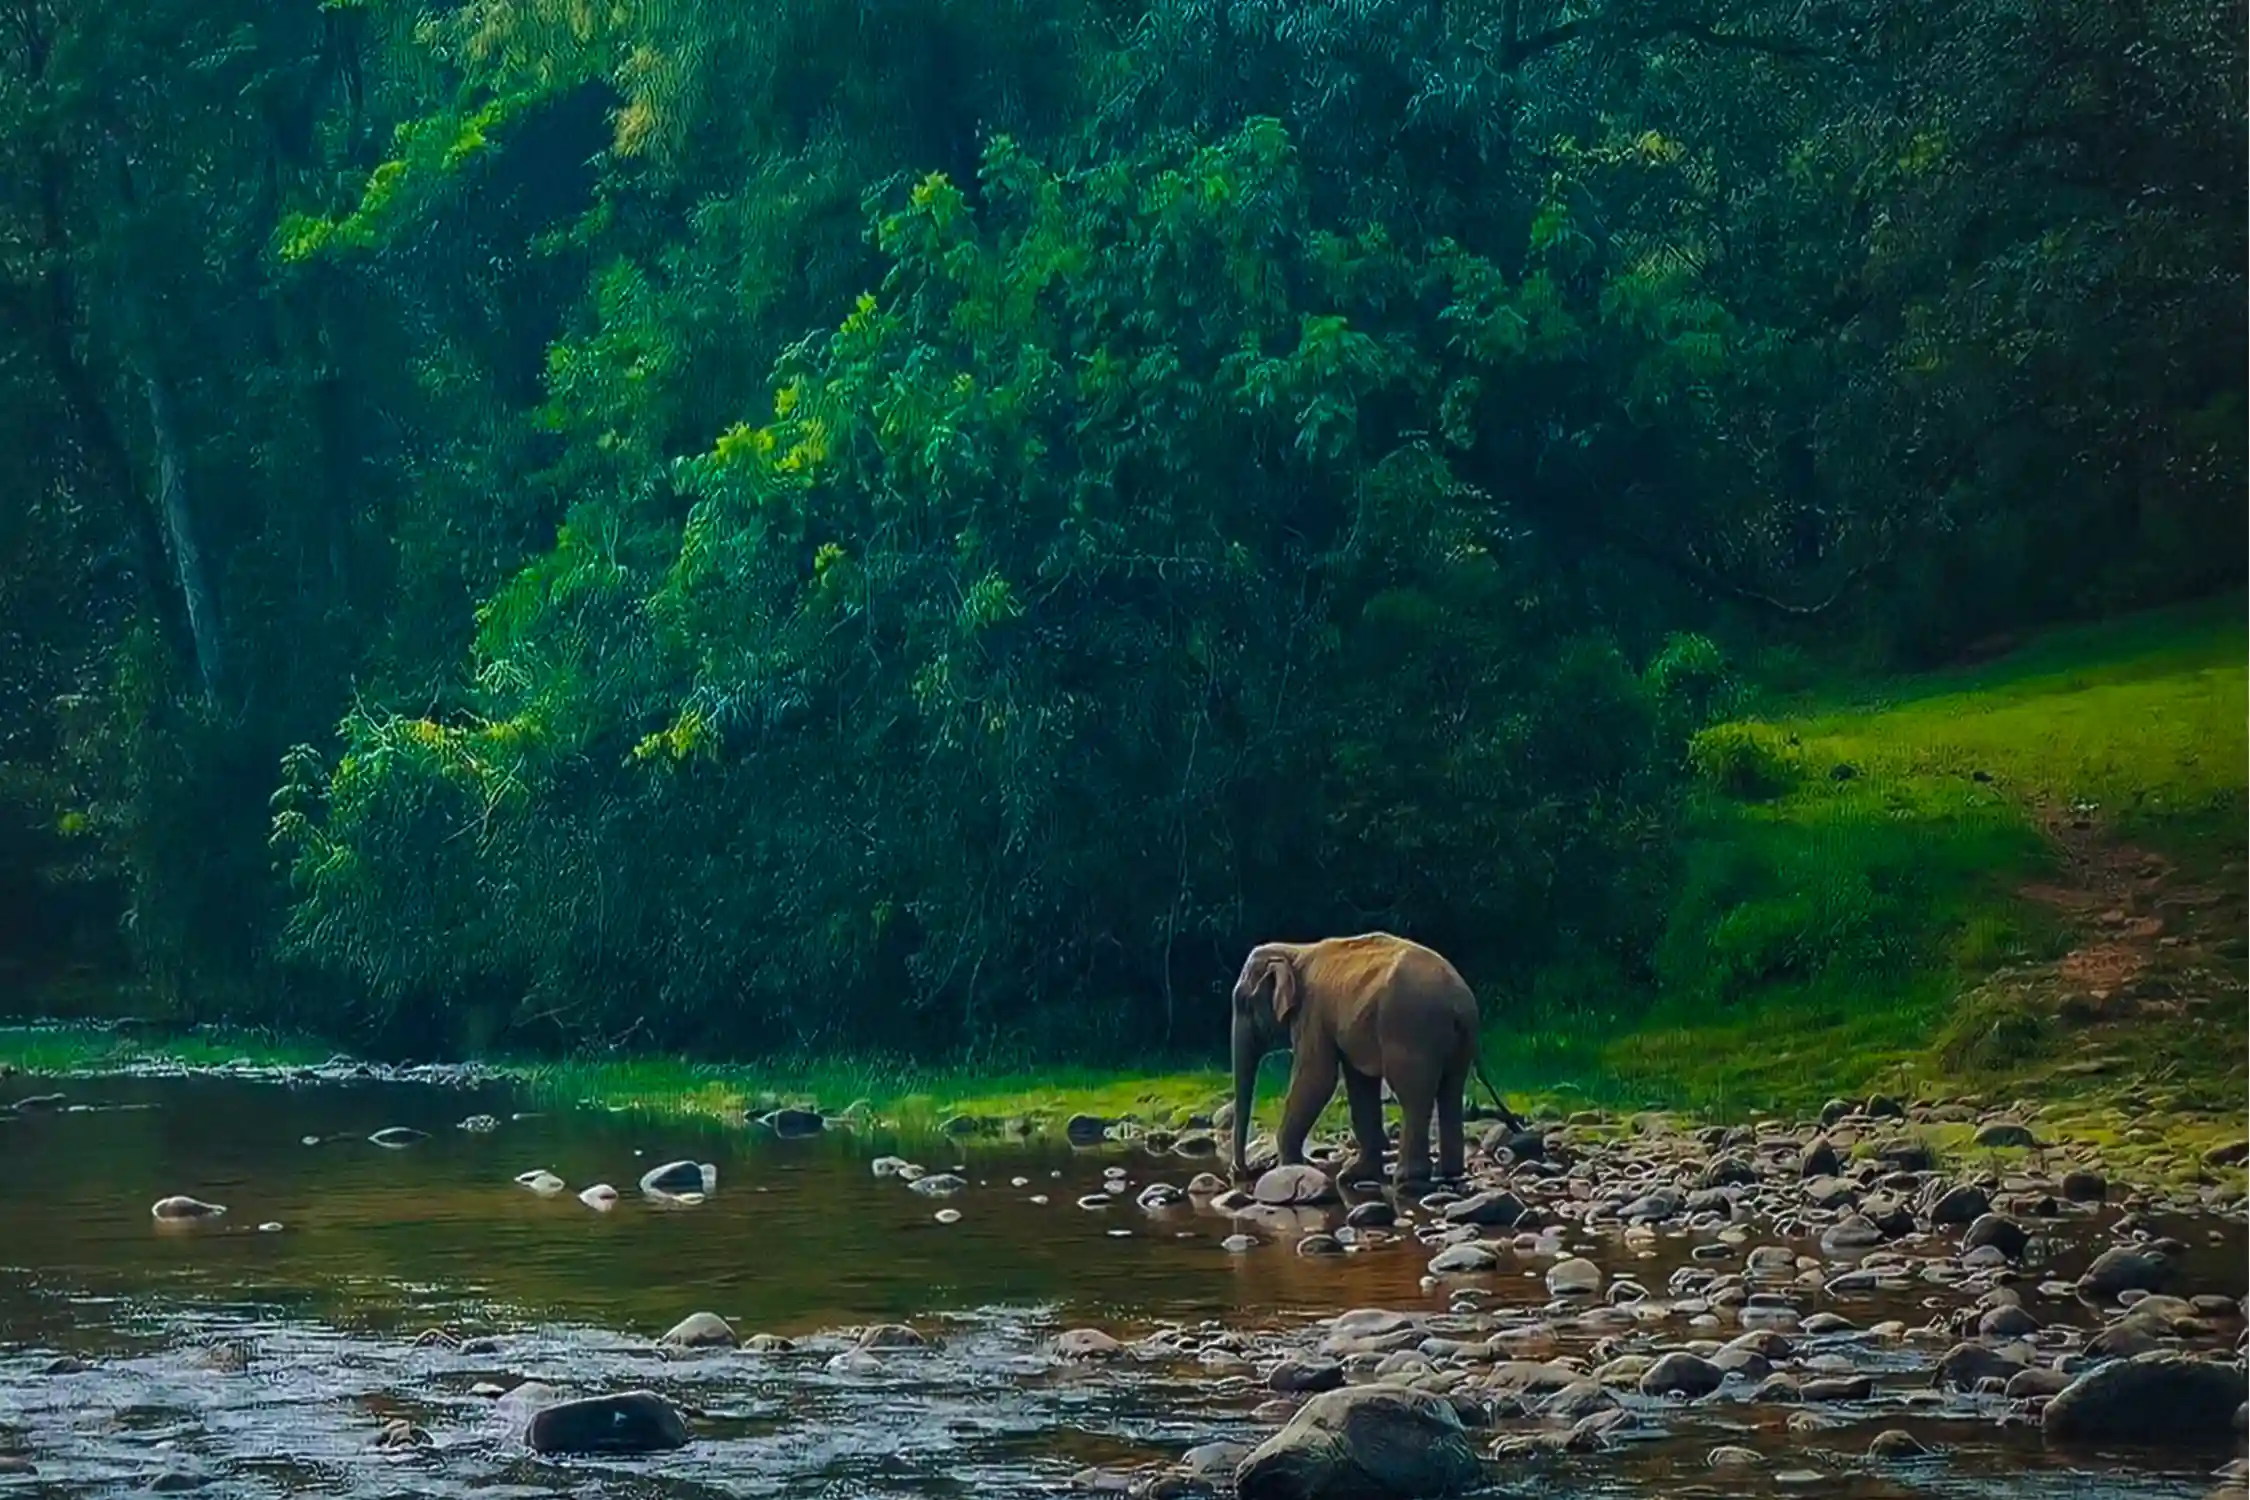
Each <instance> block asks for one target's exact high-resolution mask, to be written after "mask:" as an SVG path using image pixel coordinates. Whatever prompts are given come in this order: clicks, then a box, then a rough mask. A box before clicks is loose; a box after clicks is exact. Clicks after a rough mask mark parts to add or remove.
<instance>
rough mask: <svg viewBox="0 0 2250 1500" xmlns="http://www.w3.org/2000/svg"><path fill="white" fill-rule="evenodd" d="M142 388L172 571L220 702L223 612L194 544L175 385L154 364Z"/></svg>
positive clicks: (208, 695) (199, 658) (204, 676)
mask: <svg viewBox="0 0 2250 1500" xmlns="http://www.w3.org/2000/svg"><path fill="white" fill-rule="evenodd" d="M141 388H142V391H143V393H144V394H145V395H146V397H147V399H148V423H149V430H150V434H151V436H152V437H153V438H154V439H155V443H156V508H157V513H158V514H159V515H161V516H162V517H163V518H164V533H165V536H166V538H167V539H168V540H169V541H170V543H171V552H172V569H173V573H174V576H175V579H176V581H177V583H178V585H179V591H180V602H181V604H182V605H183V606H184V607H185V608H186V610H187V627H188V640H189V643H190V645H191V646H192V647H193V648H194V651H195V671H196V676H197V677H198V678H199V679H201V681H202V684H203V697H204V701H205V702H206V703H211V704H216V703H217V702H218V701H219V690H220V685H221V683H222V682H223V681H224V679H225V676H226V673H225V660H224V655H223V651H224V648H223V644H222V642H221V640H220V635H219V609H218V604H217V601H216V600H214V599H213V598H212V595H211V581H210V578H209V577H208V575H206V574H205V572H204V570H203V553H202V549H201V548H199V547H198V546H197V545H196V540H195V517H194V514H193V512H192V511H191V510H190V508H189V505H188V489H187V466H186V462H185V455H184V453H183V452H182V450H181V446H180V434H179V420H178V415H177V410H176V406H175V403H174V401H173V397H172V387H171V383H170V382H169V381H168V380H167V379H166V378H165V377H164V376H163V375H162V374H161V373H160V372H159V371H158V370H157V368H156V366H155V362H154V361H153V360H151V361H149V362H147V363H146V364H145V365H144V367H143V369H142V371H141Z"/></svg>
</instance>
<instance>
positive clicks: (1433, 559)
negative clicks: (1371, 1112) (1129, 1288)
mask: <svg viewBox="0 0 2250 1500" xmlns="http://www.w3.org/2000/svg"><path fill="white" fill-rule="evenodd" d="M6 15H7V23H8V24H7V25H6V26H5V27H4V28H0V150H5V151H6V152H7V153H8V156H9V158H10V159H9V161H8V170H7V172H6V173H5V175H4V176H0V426H4V429H5V431H6V432H7V433H8V435H9V436H10V438H11V439H12V443H11V450H12V452H13V453H14V454H15V456H16V460H17V461H16V462H15V463H14V464H12V465H11V466H9V468H8V470H7V471H6V472H4V473H0V495H4V496H5V499H4V503H0V536H4V539H5V541H6V543H7V545H6V546H5V547H4V548H0V632H4V633H5V634H4V636H0V639H4V641H5V650H4V651H0V706H4V707H5V712H0V896H5V895H6V894H7V893H9V892H11V891H12V892H15V893H16V894H17V895H18V896H19V897H20V900H17V901H13V902H10V903H8V909H9V910H11V911H13V912H20V913H22V914H23V915H22V916H21V917H19V918H18V919H17V920H19V921H20V922H21V923H22V931H21V932H20V933H19V934H18V935H17V936H16V937H15V939H14V940H12V942H11V943H10V945H9V946H11V947H13V948H15V949H16V951H18V952H21V953H23V954H25V955H27V961H28V962H30V963H31V964H32V965H33V967H35V968H38V969H40V970H41V971H42V972H43V973H44V972H47V971H51V970H57V969H60V968H62V967H64V966H66V965H68V964H70V963H73V962H96V963H100V964H105V965H110V966H112V967H117V966H130V967H131V968H132V969H133V970H134V971H136V972H138V973H140V974H142V975H144V976H146V978H147V979H148V981H149V983H150V984H151V986H152V987H153V989H154V991H155V992H156V993H157V994H158V995H159V996H161V997H162V998H163V999H165V1000H166V1001H167V1002H168V1003H169V1004H171V1005H172V1006H174V1007H175V1008H176V1009H177V1010H178V1011H179V1012H180V1013H182V1014H185V1015H189V1016H208V1015H215V1014H227V1015H230V1016H235V1017H238V1018H239V1017H244V1016H256V1017H262V1018H267V1019H272V1020H275V1021H279V1022H284V1023H287V1024H292V1025H300V1026H307V1027H312V1028H315V1029H320V1030H325V1031H327V1032H330V1033H332V1034H336V1035H339V1036H350V1037H354V1038H359V1039H365V1040H370V1041H378V1042H383V1043H389V1044H395V1045H401V1046H406V1045H438V1046H475V1045H482V1044H485V1043H489V1042H491V1041H494V1040H497V1039H500V1038H502V1037H510V1038H514V1039H517V1040H519V1041H523V1042H526V1043H530V1044H535V1045H547V1046H576V1045H591V1044H606V1045H646V1046H676V1047H701V1048H713V1049H716V1048H737V1049H739V1048H745V1047H750V1048H759V1047H806V1048H817V1047H836V1046H848V1045H852V1044H854V1043H855V1042H859V1041H863V1040H864V1039H866V1038H868V1037H870V1036H879V1037H881V1038H882V1039H883V1040H884V1041H885V1043H886V1044H896V1045H899V1046H906V1047H919V1048H928V1049H949V1048H959V1047H963V1046H969V1047H1001V1046H1013V1047H1019V1048H1026V1047H1029V1048H1039V1049H1043V1050H1045V1051H1048V1052H1050V1053H1054V1054H1060V1053H1063V1052H1071V1053H1075V1054H1084V1055H1094V1054H1104V1053H1108V1054H1115V1053H1119V1052H1124V1051H1129V1050H1132V1049H1135V1048H1145V1047H1162V1046H1174V1045H1185V1044H1192V1043H1194V1042H1197V1041H1199V1040H1204V1039H1208V1038H1209V1037H1210V1036H1213V1035H1215V1034H1216V1032H1215V1029H1214V1028H1215V1026H1216V1022H1215V1021H1214V1020H1213V1018H1212V1017H1211V1016H1210V1014H1209V1013H1208V1012H1209V1009H1210V1008H1209V1007H1208V1006H1207V1005H1199V1004H1197V1003H1196V1000H1197V999H1198V998H1199V997H1202V996H1204V995H1206V994H1207V993H1208V991H1209V989H1210V986H1211V984H1212V983H1213V981H1214V980H1215V978H1216V977H1217V976H1219V975H1221V974H1223V973H1225V972H1226V971H1228V970H1230V969H1231V967H1232V966H1233V964H1234V963H1235V962H1236V961H1237V960H1238V958H1239V954H1240V952H1241V951H1242V949H1243V947H1244V946H1245V945H1246V944H1247V943H1248V942H1251V941H1255V940H1257V939H1258V938H1259V937H1263V936H1278V935H1294V936H1303V935H1313V934H1317V933H1318V932H1321V931H1335V930H1345V929H1355V930H1356V929H1364V928H1369V927H1376V926H1384V927H1390V928H1394V929H1396V930H1400V931H1409V932H1412V933H1413V934H1415V935H1416V936H1419V937H1422V938H1423V939H1425V940H1427V941H1430V942H1433V943H1435V944H1437V945H1439V946H1441V947H1443V948H1445V949H1446V951H1448V952H1449V953H1452V954H1454V955H1455V956H1456V957H1457V958H1458V959H1459V960H1460V961H1461V962H1462V964H1463V967H1464V968H1465V969H1467V970H1469V971H1470V972H1471V977H1472V979H1474V980H1476V981H1477V982H1478V984H1479V985H1480V988H1485V989H1487V990H1489V991H1491V992H1493V993H1496V994H1511V995H1529V994H1534V993H1539V994H1547V995H1551V996H1556V997H1561V999H1560V1000H1559V1001H1558V1003H1581V1004H1600V1005H1614V1004H1619V1003H1623V1001H1622V1000H1621V999H1620V998H1619V997H1622V996H1627V995H1630V994H1632V993H1634V992H1636V991H1637V990H1638V989H1640V988H1642V987H1645V986H1646V985H1647V984H1648V983H1650V982H1651V981H1652V980H1653V979H1654V977H1655V975H1656V971H1657V967H1658V955H1657V949H1658V947H1659V940H1660V929H1661V926H1662V913H1663V910H1664V906H1665V901H1666V893H1667V891H1668V890H1670V889H1671V888H1672V886H1673V885H1675V884H1676V881H1677V872H1676V870H1675V869H1674V863H1675V861H1674V858H1673V839H1672V833H1673V830H1674V829H1675V827H1676V823H1677V819H1678V817H1679V815H1680V809H1681V805H1682V798H1683V796H1684V794H1685V788H1686V786H1687V781H1688V778H1689V775H1690V766H1689V760H1688V756H1687V753H1686V745H1687V741H1688V738H1689V736H1690V735H1691V734H1692V733H1693V732H1694V731H1695V730H1697V729H1699V728H1701V727H1702V726H1703V725H1705V724H1706V723H1707V722H1709V721H1710V719H1711V717H1712V716H1713V715H1714V714H1716V713H1718V712H1720V711H1721V710H1722V709H1723V708H1724V707H1725V705H1726V702H1727V699H1728V695H1729V693H1730V692H1731V691H1732V690H1733V684H1734V683H1735V682H1736V680H1737V679H1738V678H1739V677H1740V676H1741V675H1742V673H1743V672H1744V671H1745V670H1748V671H1749V672H1750V673H1751V675H1757V673H1758V672H1760V671H1761V670H1764V669H1765V668H1767V667H1770V666H1771V665H1772V664H1773V663H1775V662H1776V661H1778V660H1780V659H1781V658H1782V657H1783V656H1789V655H1793V656H1798V657H1802V656H1805V655H1807V654H1810V655H1812V656H1815V657H1824V658H1827V659H1829V660H1849V661H1852V662H1856V663H1879V662H1891V663H1926V662H1931V661H1941V660H1945V659H1947V658H1948V657H1950V656H1951V655H1953V654H1956V653H1958V652H1960V651H1961V650H1963V649H1964V648H1967V647H1969V646H1971V645H1973V644H1974V643H1976V642H1979V641H1981V640H1983V639H1985V638H1987V637H1990V636H1994V635H1997V634H2003V633H2007V632H2012V631H2018V630H2021V629H2024V628H2026V627H2029V626H2032V625H2036V624H2039V623H2041V622H2045V621H2050V620H2055V619H2061V618H2069V617H2073V616H2082V615H2085V614H2089V613H2098V612H2101V611H2105V610H2112V609H2119V608H2126V607H2132V606H2137V605H2143V604H2149V603H2156V602H2163V601H2166V600H2171V599H2176V598H2182V597H2189V596H2193V595H2197V594H2201V593H2207V592H2210V591H2213V590H2216V589H2222V588H2228V587H2239V586H2240V585H2241V582H2242V574H2243V553H2244V547H2243V543H2244V522H2243V506H2242V494H2243V482H2244V455H2243V442H2244V431H2245V411H2244V372H2243V350H2244V348H2245V339H2246V330H2245V295H2244V293H2245V287H2244V275H2243V272H2244V253H2245V246H2244V223H2245V207H2246V204H2245V194H2244V181H2245V165H2246V163H2245V156H2244V149H2243V148H2244V140H2243V132H2242V129H2241V120H2242V117H2243V105H2244V98H2243V81H2242V80H2243V71H2244V69H2243V64H2244V50H2243V29H2244V28H2243V15H2242V12H2241V9H2240V7H2239V6H2233V5H2228V6H2211V5H2207V4H2191V3H2187V0H2141V3H2135V4H2122V5H2121V4H2117V3H2114V0H2004V3H2001V4H1996V5H1978V6H1968V5H1962V4H1959V3H1956V0H1906V3H1888V0H1886V3H1875V0H1821V3H1818V4H1812V5H1804V4H1787V5H1784V4H1780V3H1773V0H1569V3H1564V0H1443V3H1441V0H1351V3H1325V0H1324V3H1310V4H1306V3H1289V4H1281V3H1275V0H1104V3H1098V4H1086V3H1070V4H1061V5H1052V6H1029V5H1021V4H1017V3H1015V0H921V3H916V4H913V5H907V4H901V3H897V0H776V3H771V4H763V5H756V6H725V5H701V4H694V3H689V0H670V3H665V4H653V5H646V6H617V7H611V8H608V9H604V8H601V7H598V6H593V5H589V4H585V3H582V0H506V3H502V0H473V3H464V4H456V5H435V6H406V5H400V4H395V3H393V0H334V3H331V4H328V5H325V6H322V7H319V8H317V9H313V8H302V7H300V8H287V7H283V8H276V7H271V6H266V5H258V4H248V3H244V0H214V3H203V4H197V5H184V4H181V3H179V0H120V3H117V4H112V5H105V6H101V7H93V8H88V7H83V6H68V5H62V4H58V3H55V0H8V3H7V4H6ZM5 920H6V919H5V918H0V921H5Z"/></svg>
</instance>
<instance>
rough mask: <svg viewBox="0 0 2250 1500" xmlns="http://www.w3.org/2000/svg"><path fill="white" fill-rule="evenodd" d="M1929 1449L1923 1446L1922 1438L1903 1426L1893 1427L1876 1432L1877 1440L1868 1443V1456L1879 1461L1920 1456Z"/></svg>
mask: <svg viewBox="0 0 2250 1500" xmlns="http://www.w3.org/2000/svg"><path fill="white" fill-rule="evenodd" d="M1929 1451H1930V1450H1929V1449H1928V1448H1926V1447H1924V1446H1923V1444H1922V1440H1921V1439H1920V1438H1918V1437H1916V1436H1915V1435H1914V1434H1913V1433H1911V1432H1908V1431H1907V1430H1906V1429H1904V1428H1903V1427H1893V1428H1890V1429H1888V1430H1887V1431H1883V1432H1878V1433H1876V1434H1875V1440H1874V1441H1873V1442H1871V1443H1869V1444H1868V1445H1867V1456H1868V1457H1869V1458H1872V1459H1876V1460H1878V1461H1880V1460H1883V1459H1894V1458H1920V1457H1921V1456H1922V1455H1923V1454H1925V1453H1927V1452H1929Z"/></svg>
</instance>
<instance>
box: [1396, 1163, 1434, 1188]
mask: <svg viewBox="0 0 2250 1500" xmlns="http://www.w3.org/2000/svg"><path fill="white" fill-rule="evenodd" d="M1436 1185H1437V1179H1436V1177H1435V1176H1434V1175H1433V1174H1432V1173H1431V1171H1430V1164H1429V1163H1428V1162H1426V1161H1423V1162H1402V1163H1400V1165H1399V1169H1398V1187H1399V1190H1400V1191H1401V1192H1406V1191H1410V1190H1411V1191H1415V1192H1423V1191H1427V1190H1428V1189H1430V1188H1432V1187H1435V1186H1436Z"/></svg>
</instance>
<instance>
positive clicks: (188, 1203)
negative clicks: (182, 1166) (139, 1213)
mask: <svg viewBox="0 0 2250 1500" xmlns="http://www.w3.org/2000/svg"><path fill="white" fill-rule="evenodd" d="M226 1211H227V1206H226V1205H225V1204H224V1203H205V1202H204V1201H203V1200H202V1199H201V1198H190V1197H188V1196H187V1195H186V1194H184V1193H175V1194H173V1195H172V1196H171V1197H169V1198H159V1199H157V1200H156V1201H155V1202H154V1203H151V1204H150V1205H149V1206H148V1214H149V1217H150V1218H152V1219H161V1220H163V1221H165V1222H166V1223H172V1224H177V1223H184V1222H187V1221H189V1220H193V1219H216V1218H219V1217H220V1216H221V1215H223V1214H225V1213H226Z"/></svg>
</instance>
